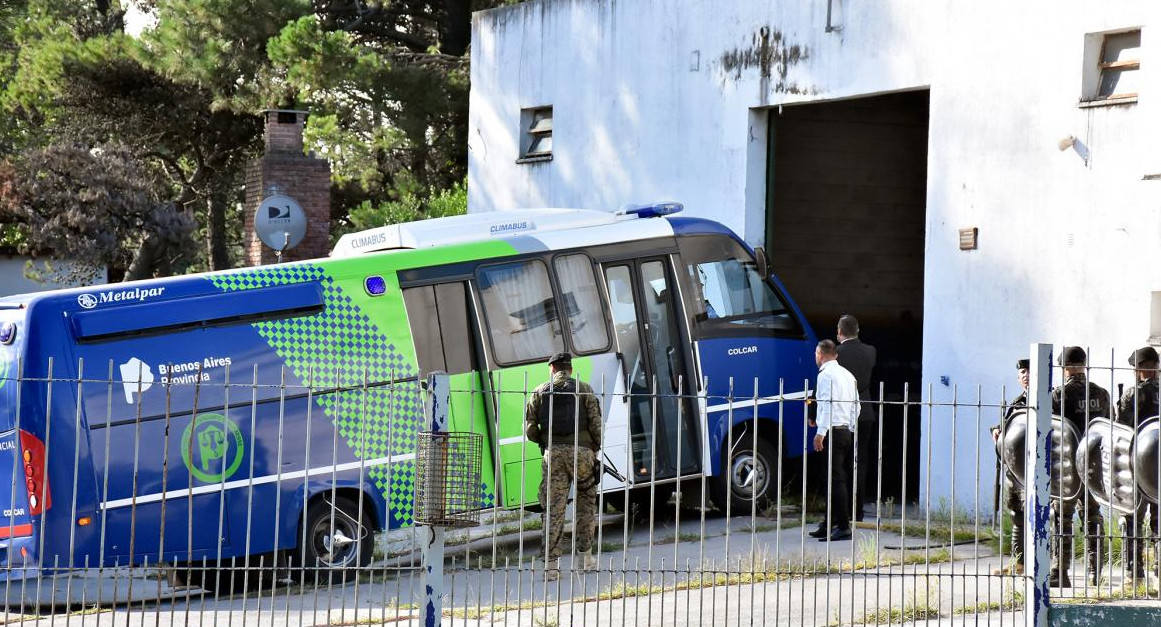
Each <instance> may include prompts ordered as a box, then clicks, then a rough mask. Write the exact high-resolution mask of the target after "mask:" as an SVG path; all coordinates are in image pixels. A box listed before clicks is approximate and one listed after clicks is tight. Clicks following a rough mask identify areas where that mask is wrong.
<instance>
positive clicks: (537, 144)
mask: <svg viewBox="0 0 1161 627" xmlns="http://www.w3.org/2000/svg"><path fill="white" fill-rule="evenodd" d="M520 128H521V129H522V131H523V137H521V142H520V147H521V150H520V158H519V159H518V160H517V161H518V162H519V163H527V162H534V161H548V160H551V159H552V107H551V106H548V107H534V108H530V109H524V110H522V111H521V112H520Z"/></svg>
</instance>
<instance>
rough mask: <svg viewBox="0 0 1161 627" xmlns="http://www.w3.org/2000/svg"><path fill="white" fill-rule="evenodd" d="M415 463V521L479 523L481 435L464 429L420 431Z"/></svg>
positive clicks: (445, 524)
mask: <svg viewBox="0 0 1161 627" xmlns="http://www.w3.org/2000/svg"><path fill="white" fill-rule="evenodd" d="M418 444H419V450H418V451H417V455H416V463H415V473H416V477H415V479H416V480H415V522H416V524H420V525H431V526H433V527H457V528H459V527H474V526H476V525H478V524H480V508H481V507H482V505H481V498H480V488H481V483H480V472H481V469H482V464H483V461H482V459H483V449H484V438H483V436H481V435H480V434H479V433H470V432H464V431H421V432H420V433H419V442H418Z"/></svg>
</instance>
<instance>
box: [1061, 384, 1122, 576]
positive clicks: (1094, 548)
mask: <svg viewBox="0 0 1161 627" xmlns="http://www.w3.org/2000/svg"><path fill="white" fill-rule="evenodd" d="M1052 413H1053V414H1056V415H1058V416H1060V417H1061V418H1063V419H1064V420H1067V421H1069V422H1070V423H1072V425H1073V426H1074V427H1076V431H1077V434H1083V433H1084V431H1085V428H1086V427H1087V426H1088V422H1089V421H1090V420H1092V419H1093V418H1111V417H1112V402H1111V400H1110V398H1109V393H1108V392H1107V391H1106V390H1105V389H1104V388H1102V387H1101V386H1099V385H1097V384H1095V383H1092V382H1091V381H1088V380H1087V378H1086V377H1085V376H1084V374H1074V375H1070V376H1069V377H1068V378H1067V379H1066V380H1065V381H1064V385H1062V386H1060V387H1058V388H1056V389H1054V390H1052ZM1081 497H1083V498H1084V501H1081ZM1081 497H1077V498H1072V499H1053V500H1052V509H1053V510H1054V511H1055V512H1056V533H1057V534H1058V535H1059V540H1057V541H1053V548H1054V549H1056V550H1057V551H1055V553H1056V554H1057V555H1058V556H1060V555H1064V556H1071V555H1072V542H1073V534H1074V532H1073V522H1072V516H1073V513H1075V512H1076V509H1077V506H1078V504H1079V505H1080V515H1081V520H1082V521H1083V523H1084V530H1085V535H1086V536H1087V538H1086V541H1085V549H1086V555H1087V557H1088V567H1089V574H1090V575H1091V576H1092V579H1093V581H1094V583H1095V581H1096V580H1097V579H1098V578H1099V575H1100V565H1101V550H1100V549H1101V541H1100V537H1101V512H1100V504H1099V503H1097V502H1096V500H1095V499H1093V498H1092V495H1090V494H1088V493H1087V492H1084V493H1082V495H1081ZM1069 561H1071V560H1070V559H1066V560H1060V559H1057V560H1056V564H1055V565H1054V567H1053V571H1054V579H1056V580H1057V581H1058V582H1059V585H1062V586H1065V587H1067V586H1068V572H1067V571H1068V562H1069Z"/></svg>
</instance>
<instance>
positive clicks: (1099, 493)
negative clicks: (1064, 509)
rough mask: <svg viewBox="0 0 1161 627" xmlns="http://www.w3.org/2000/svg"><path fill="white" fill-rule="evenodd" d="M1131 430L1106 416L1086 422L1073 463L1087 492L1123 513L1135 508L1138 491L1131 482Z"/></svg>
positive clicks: (1139, 500) (1128, 512)
mask: <svg viewBox="0 0 1161 627" xmlns="http://www.w3.org/2000/svg"><path fill="white" fill-rule="evenodd" d="M1132 453H1133V429H1132V427H1128V426H1126V425H1122V424H1118V423H1115V422H1113V421H1111V420H1109V419H1108V418H1094V419H1093V420H1092V421H1090V422H1089V423H1088V429H1086V430H1085V432H1084V437H1082V438H1081V439H1080V446H1079V447H1078V448H1077V451H1076V466H1077V468H1078V469H1079V470H1080V478H1081V481H1082V482H1083V483H1084V486H1085V487H1086V488H1088V492H1089V494H1091V495H1092V497H1093V498H1094V499H1096V501H1097V502H1098V503H1100V504H1101V505H1105V506H1108V507H1110V508H1112V509H1115V510H1117V511H1119V512H1121V513H1124V514H1132V513H1133V512H1135V511H1137V505H1138V504H1139V503H1140V502H1141V493H1140V491H1139V490H1137V486H1136V484H1135V483H1134V481H1133V461H1132V460H1133V455H1132Z"/></svg>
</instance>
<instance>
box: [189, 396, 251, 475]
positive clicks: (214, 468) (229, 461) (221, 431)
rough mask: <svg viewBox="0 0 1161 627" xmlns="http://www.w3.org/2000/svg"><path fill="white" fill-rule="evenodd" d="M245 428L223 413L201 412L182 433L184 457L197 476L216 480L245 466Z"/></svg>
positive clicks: (191, 471)
mask: <svg viewBox="0 0 1161 627" xmlns="http://www.w3.org/2000/svg"><path fill="white" fill-rule="evenodd" d="M245 450H246V449H245V444H244V442H243V441H242V431H241V429H239V428H238V425H236V424H234V421H233V420H230V419H229V418H227V417H225V416H223V415H221V414H214V413H209V414H200V415H198V416H197V417H196V418H194V419H193V421H191V422H190V423H189V426H187V427H186V428H185V431H184V432H183V433H182V434H181V460H182V461H183V462H185V467H186V468H187V469H188V470H189V471H190V474H192V475H193V476H194V477H196V478H197V479H199V480H201V481H204V482H205V483H217V482H219V481H224V480H226V479H229V478H230V476H231V475H233V474H234V473H235V472H237V471H238V467H239V466H241V465H242V454H243V453H244V452H245Z"/></svg>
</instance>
